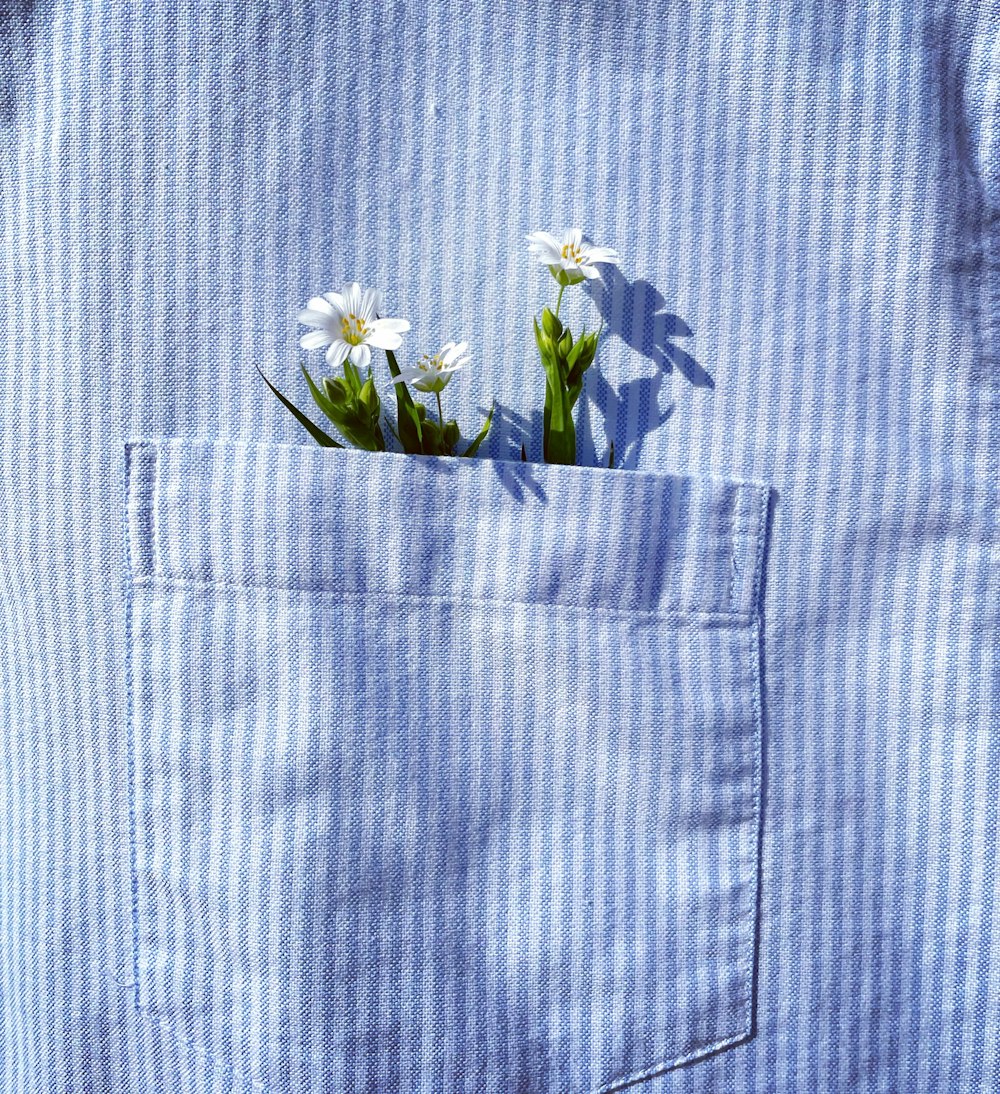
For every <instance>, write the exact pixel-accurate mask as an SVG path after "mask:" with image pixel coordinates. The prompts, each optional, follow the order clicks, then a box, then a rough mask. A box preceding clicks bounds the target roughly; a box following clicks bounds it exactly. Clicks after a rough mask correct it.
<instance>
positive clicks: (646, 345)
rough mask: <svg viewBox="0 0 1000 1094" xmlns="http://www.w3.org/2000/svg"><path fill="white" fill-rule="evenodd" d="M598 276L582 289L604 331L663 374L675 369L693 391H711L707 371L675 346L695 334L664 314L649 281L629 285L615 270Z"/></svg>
mask: <svg viewBox="0 0 1000 1094" xmlns="http://www.w3.org/2000/svg"><path fill="white" fill-rule="evenodd" d="M601 274H602V276H601V277H600V278H598V279H595V280H594V281H590V282H588V283H587V284H586V285H584V286H583V289H584V292H586V293H587V295H588V296H589V297H590V298H591V299H592V300H593V302H594V305H595V306H596V308H597V310H598V311H599V312H600V313H601V317H602V318H603V320H604V326H605V330H607V331H609V332H610V333H611V334H614V335H617V336H618V337H619V338H620V339H621V340H622V341H623V342H624V343H625V344H626V345H627V346H628V347H629V348H630V349H633V350H635V351H636V352H637V353H641V354H642V355H643V356H644V357H648V358H649V360H650V361H652V362H653V364H654V365H656V367H657V368H658V369H660V370H661V371H662V372H664V373H669V372H672V371H673V370H674V369H675V368H676V369H677V371H678V372H679V373H681V375H682V376H683V377H684V378H685V379H686V380H687V381H688V383H690V384H691V385H692V386H693V387H707V388H714V387H715V380H713V379H712V376H711V374H710V373H709V372H708V370H707V369H705V368H704V367H703V366H702V365H700V364H699V363H698V362H697V361H696V360H695V359H694V358H693V357H692V356H691V354H690V353H688V352H687V351H686V350H684V349H682V348H681V347H680V346H678V345H675V343H674V340H675V339H677V338H690V337H691V336H692V335H693V334H694V331H692V330H691V328H690V327H689V326H688V325H687V323H685V322H684V320H683V319H682V318H681V317H680V316H679V315H673V314H672V313H670V312H668V311H666V310H665V309H666V306H667V302H666V300H665V299H664V297H663V295H662V293H661V292H660V291H659V289H657V288H656V287H655V286H654V285H651V284H650V283H649V282H648V281H643V280H638V281H629V280H628V278H626V277H625V275H624V274H623V273H622V272H621V270H619V269H618V267H616V266H607V265H605V266H602V267H601Z"/></svg>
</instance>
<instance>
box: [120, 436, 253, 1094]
mask: <svg viewBox="0 0 1000 1094" xmlns="http://www.w3.org/2000/svg"><path fill="white" fill-rule="evenodd" d="M136 451H137V449H136V448H135V447H133V446H126V447H125V461H124V470H125V475H124V480H125V498H124V505H123V513H122V523H123V526H124V528H123V533H124V548H125V557H124V579H123V580H124V589H123V591H124V631H125V719H126V729H125V740H126V755H127V773H128V775H127V781H128V787H127V788H126V789H127V797H128V861H129V881H130V887H131V890H132V893H131V897H132V899H131V905H132V908H131V911H132V916H131V920H132V922H131V928H132V953H131V955H130V956H131V966H132V985H131V987H132V1005H133V1008H134V1009H135V1010H136V1011H137V1012H138V1013H139V1014H141V1015H142V1016H143V1017H144V1018H145V1019H146V1020H147V1021H151V1022H155V1023H156V1025H158V1026H159V1027H160V1028H161V1029H163V1030H165V1031H166V1032H168V1033H169V1035H170V1036H171V1037H172V1038H173V1039H174V1040H175V1041H177V1042H179V1043H180V1044H182V1045H184V1046H185V1047H186V1048H188V1049H189V1050H190V1051H192V1052H194V1053H195V1054H196V1055H198V1056H202V1057H204V1058H205V1060H206V1061H208V1062H209V1064H210V1065H211V1066H212V1068H213V1069H214V1070H216V1071H220V1072H222V1073H223V1074H225V1075H229V1076H231V1077H233V1078H236V1079H238V1080H239V1081H240V1082H243V1083H246V1084H249V1085H250V1088H251V1089H253V1090H257V1091H259V1092H260V1094H268V1090H269V1087H268V1086H267V1085H266V1084H265V1083H264V1082H263V1081H262V1080H260V1079H256V1078H255V1077H254V1076H253V1075H250V1074H248V1073H246V1072H245V1071H244V1070H243V1069H242V1068H239V1067H237V1066H236V1065H235V1064H234V1063H233V1062H232V1061H230V1060H223V1059H221V1058H220V1057H218V1056H216V1055H215V1054H214V1053H213V1052H211V1051H210V1050H209V1049H207V1048H205V1047H204V1046H203V1045H201V1044H200V1043H199V1042H198V1041H197V1040H196V1038H194V1037H189V1036H187V1035H185V1034H184V1033H183V1031H181V1030H179V1029H177V1028H176V1026H175V1025H174V1024H173V1023H172V1022H171V1021H170V1020H169V1019H168V1018H165V1017H164V1016H163V1015H161V1014H160V1013H159V1011H157V1009H156V1008H155V1007H153V1006H151V1005H150V1004H148V1003H143V1002H142V1000H141V990H142V983H143V974H144V972H145V970H144V969H143V968H142V965H141V961H140V954H139V865H138V858H137V856H138V845H139V840H138V818H137V815H136V785H137V782H138V772H137V769H136V755H137V748H138V742H137V740H136V710H135V690H134V675H133V668H132V666H133V650H134V625H133V622H134V621H133V618H132V615H133V601H134V597H135V587H136V585H137V584H142V585H146V584H150V583H151V582H150V581H148V580H147V581H136V580H135V578H134V569H135V561H136V559H137V558H139V557H140V556H139V555H138V554H137V553H136V552H137V550H138V548H139V544H138V543H135V542H134V541H133V539H134V537H133V534H132V520H131V517H132V513H131V510H130V507H129V503H130V502H131V501H132V500H133V497H134V496H135V495H134V494H133V486H134V483H133V477H134V478H135V480H136V482H138V483H141V482H142V481H143V476H142V475H141V474H139V473H138V472H137V470H136V460H135V457H134V455H133V453H135V452H136ZM143 451H148V449H143ZM157 471H158V467H157ZM155 478H156V481H157V482H158V480H159V475H158V474H157V475H156V476H155ZM146 484H147V486H148V477H147V480H146ZM154 489H155V487H154ZM156 537H157V532H156V524H155V517H154V522H153V525H152V528H151V529H150V536H149V538H148V540H147V543H146V544H145V546H146V547H148V548H150V549H151V552H152V554H151V556H150V555H147V554H143V555H142V556H141V557H142V558H143V559H144V560H146V561H148V562H151V564H152V566H153V568H154V574H155V573H156V572H158V567H157V562H158V559H157V554H156V550H157V545H158V540H157V538H156ZM135 538H137V537H135ZM123 986H124V985H123Z"/></svg>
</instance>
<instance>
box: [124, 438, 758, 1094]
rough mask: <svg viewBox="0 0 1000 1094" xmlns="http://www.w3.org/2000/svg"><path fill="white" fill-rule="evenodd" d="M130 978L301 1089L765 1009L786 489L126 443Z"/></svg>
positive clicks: (555, 469) (624, 1061)
mask: <svg viewBox="0 0 1000 1094" xmlns="http://www.w3.org/2000/svg"><path fill="white" fill-rule="evenodd" d="M125 465H126V475H125V482H126V499H125V500H126V522H125V523H126V531H125V534H126V548H127V551H126V555H127V567H128V569H127V573H126V574H125V588H126V601H125V603H126V609H127V633H128V650H127V658H128V682H129V726H130V783H131V785H130V804H131V818H132V828H131V848H130V850H131V862H132V880H133V896H134V901H133V907H134V922H133V928H134V937H133V946H134V952H133V961H134V966H135V979H136V1003H137V1005H138V1006H139V1007H140V1008H142V1009H143V1010H145V1011H147V1012H149V1013H151V1014H152V1015H154V1016H155V1017H156V1018H157V1019H158V1020H159V1021H160V1023H161V1024H163V1025H164V1026H168V1027H169V1028H170V1029H172V1030H173V1031H174V1032H175V1033H176V1034H177V1035H178V1036H179V1037H181V1038H183V1040H184V1041H186V1042H187V1043H189V1044H190V1045H193V1046H196V1047H197V1048H198V1049H199V1050H200V1051H202V1052H204V1053H206V1054H207V1055H208V1056H209V1057H211V1058H212V1059H214V1060H215V1061H216V1062H217V1063H218V1064H219V1066H220V1067H222V1068H225V1069H231V1070H233V1071H235V1072H237V1073H238V1074H240V1075H242V1076H245V1077H247V1078H249V1079H250V1080H252V1081H253V1082H255V1083H256V1084H257V1086H258V1088H259V1089H263V1090H265V1091H270V1092H273V1094H293V1092H294V1094H302V1092H310V1094H316V1092H319V1091H322V1092H333V1091H338V1092H339V1091H360V1090H364V1091H389V1092H402V1091H421V1092H423V1091H426V1092H433V1094H441V1092H443V1091H449V1092H450V1091H477V1092H479V1091H517V1092H518V1094H529V1092H536V1091H537V1092H551V1091H561V1092H574V1091H595V1090H610V1089H614V1088H616V1087H617V1086H619V1085H623V1084H625V1083H627V1082H629V1081H634V1080H635V1079H637V1078H640V1077H644V1076H648V1075H653V1074H656V1073H657V1072H660V1071H663V1070H666V1069H668V1068H670V1067H673V1066H676V1065H677V1064H679V1063H682V1062H686V1061H688V1060H691V1059H693V1058H695V1057H697V1056H699V1055H701V1054H705V1053H708V1052H711V1051H714V1050H717V1049H719V1048H721V1047H723V1046H725V1045H728V1044H731V1043H735V1042H738V1041H740V1040H742V1039H744V1038H746V1037H747V1036H749V1033H750V1029H751V985H752V982H753V962H754V936H755V917H756V902H757V872H758V853H759V847H758V844H759V824H760V762H761V741H760V734H761V708H760V680H759V625H760V619H759V605H758V600H759V588H760V576H761V568H762V560H763V553H764V552H763V544H764V539H765V536H764V531H765V522H766V514H767V508H768V489H767V487H766V486H763V485H762V484H759V483H751V482H738V481H726V480H722V479H712V478H693V477H686V476H679V475H671V474H664V473H660V472H651V471H622V470H607V469H600V468H583V467H565V466H556V465H544V464H527V463H517V462H508V461H501V460H488V459H481V460H480V459H476V460H463V459H446V458H440V457H426V456H404V455H401V454H396V453H368V452H361V451H358V450H353V449H349V450H342V451H341V450H330V449H321V448H319V447H307V446H299V445H282V444H256V443H246V442H238V441H220V440H201V439H195V438H147V439H137V440H134V441H129V442H127V443H126V447H125Z"/></svg>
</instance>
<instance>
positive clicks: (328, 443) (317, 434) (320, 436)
mask: <svg viewBox="0 0 1000 1094" xmlns="http://www.w3.org/2000/svg"><path fill="white" fill-rule="evenodd" d="M254 368H256V369H257V371H258V372H260V369H259V368H258V366H257V365H254ZM260 376H261V379H262V380H263V381H264V383H265V384H267V386H268V387H269V388H270V389H271V390H272V391H273V392H274V394H275V395H277V396H278V398H279V399H280V400H281V402H282V403H284V405H285V406H286V407H287V408H288V409H289V410H290V411H291V412H292V414H294V415H295V417H296V418H297V419H298V420H299V422H301V423H302V425H304V426H305V428H306V429H308V430H309V433H310V435H311V436H312V438H313V440H314V441H316V442H317V443H318V444H320V445H322V446H323V447H324V448H344V447H345V446H344V445H342V444H340V443H339V442H337V441H335V440H334V439H333V438H332V437H330V436H328V435H327V434H326V433H324V432H323V430H322V429H320V427H319V426H318V425H314V424H313V423H312V422H311V421H310V420H309V419H308V418H307V417H306V416H305V414H303V413H302V411H301V410H299V408H298V407H297V406H295V404H294V403H291V402H289V401H288V399H286V398H285V397H284V395H282V394H281V392H280V391H279V390H278V389H277V388H276V387H275V386H274V384H272V383H271V381H270V380H269V379H268V378H267V377H266V376H265V375H264V373H263V372H260Z"/></svg>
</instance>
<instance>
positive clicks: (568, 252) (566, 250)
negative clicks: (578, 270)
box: [562, 243, 583, 263]
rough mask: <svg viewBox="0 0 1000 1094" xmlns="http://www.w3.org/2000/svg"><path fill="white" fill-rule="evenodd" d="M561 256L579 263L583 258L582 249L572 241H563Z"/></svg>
mask: <svg viewBox="0 0 1000 1094" xmlns="http://www.w3.org/2000/svg"><path fill="white" fill-rule="evenodd" d="M562 256H563V258H569V259H571V260H572V261H573V262H576V263H579V262H580V261H581V260H582V258H583V251H582V250H580V248H579V247H577V246H575V245H574V244H572V243H564V244H563V249H562Z"/></svg>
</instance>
